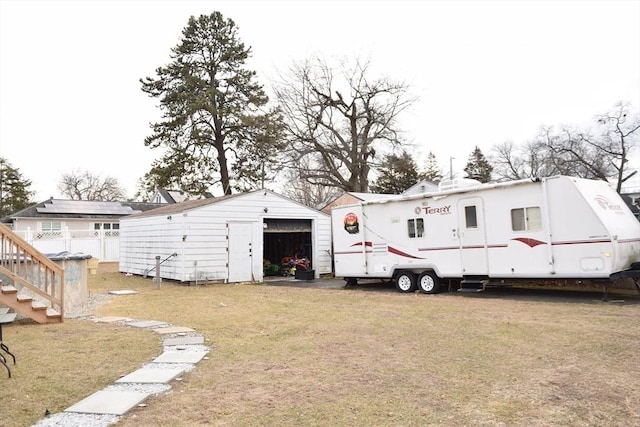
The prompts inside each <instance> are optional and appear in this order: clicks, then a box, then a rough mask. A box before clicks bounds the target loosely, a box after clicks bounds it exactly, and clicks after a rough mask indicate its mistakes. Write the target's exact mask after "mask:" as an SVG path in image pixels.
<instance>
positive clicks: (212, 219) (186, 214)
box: [120, 190, 331, 282]
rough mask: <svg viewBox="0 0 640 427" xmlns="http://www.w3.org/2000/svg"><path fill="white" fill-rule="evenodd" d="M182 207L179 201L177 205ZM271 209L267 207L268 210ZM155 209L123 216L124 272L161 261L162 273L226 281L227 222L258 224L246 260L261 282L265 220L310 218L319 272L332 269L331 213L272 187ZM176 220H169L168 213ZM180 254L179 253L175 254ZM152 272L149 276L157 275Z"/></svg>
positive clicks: (174, 277)
mask: <svg viewBox="0 0 640 427" xmlns="http://www.w3.org/2000/svg"><path fill="white" fill-rule="evenodd" d="M175 206H176V207H177V208H178V209H179V204H178V205H175ZM265 210H266V212H265ZM152 213H153V211H150V212H148V213H147V214H145V215H142V216H140V217H137V216H136V215H133V216H131V217H126V218H122V219H121V220H120V271H121V272H126V273H132V274H140V275H144V274H147V272H148V271H149V270H150V269H152V268H153V267H154V266H155V263H156V259H155V258H156V256H160V257H161V259H162V260H164V259H166V258H167V257H169V258H168V259H167V260H166V261H164V262H163V264H162V266H161V269H160V270H161V276H162V277H163V278H166V279H171V280H178V281H186V282H192V281H196V280H226V279H227V277H228V270H227V258H228V255H227V223H228V222H233V221H249V222H251V223H253V224H254V225H253V229H252V230H253V231H252V233H253V242H254V245H253V254H254V255H253V257H252V259H251V260H247V262H248V263H249V264H248V266H249V265H250V266H251V268H252V269H253V271H254V273H255V274H254V277H255V279H256V280H258V281H262V254H263V253H264V249H263V220H264V219H265V218H279V219H307V220H311V222H312V245H313V259H312V260H311V262H312V268H313V269H314V270H315V271H316V274H326V273H330V272H331V253H330V251H331V230H330V217H329V216H328V215H326V214H323V213H322V212H319V211H316V210H314V209H311V208H308V207H306V206H303V205H301V204H298V203H296V202H293V201H291V200H288V199H286V198H283V197H282V196H279V195H277V194H275V193H272V192H270V191H264V190H261V191H254V192H251V193H245V194H242V195H238V196H236V197H232V198H229V199H225V200H220V201H215V200H212V203H211V204H208V205H205V206H200V207H197V208H193V209H190V210H185V211H183V212H179V213H172V214H158V215H156V216H149V214H152ZM169 216H170V217H171V219H168V217H169ZM173 253H176V254H177V256H175V257H170V255H171V254H173ZM154 274H155V273H154V272H152V273H150V275H154Z"/></svg>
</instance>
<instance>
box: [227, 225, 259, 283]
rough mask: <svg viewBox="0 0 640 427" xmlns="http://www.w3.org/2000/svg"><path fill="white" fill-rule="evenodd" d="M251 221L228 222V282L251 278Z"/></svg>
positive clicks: (247, 280)
mask: <svg viewBox="0 0 640 427" xmlns="http://www.w3.org/2000/svg"><path fill="white" fill-rule="evenodd" d="M252 227H253V226H252V223H250V222H229V223H227V229H228V233H229V234H228V236H227V237H228V245H229V246H228V247H229V278H228V281H229V282H250V281H251V280H253V236H252V229H253V228H252Z"/></svg>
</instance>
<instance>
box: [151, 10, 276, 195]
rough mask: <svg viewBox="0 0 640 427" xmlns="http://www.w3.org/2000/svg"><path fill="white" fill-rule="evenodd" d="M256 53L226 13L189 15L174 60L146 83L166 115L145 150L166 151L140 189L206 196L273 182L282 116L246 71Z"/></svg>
mask: <svg viewBox="0 0 640 427" xmlns="http://www.w3.org/2000/svg"><path fill="white" fill-rule="evenodd" d="M249 56H250V48H247V47H245V45H244V44H243V43H242V42H241V41H240V38H239V36H238V28H237V27H236V24H235V23H234V22H233V21H232V20H231V19H224V18H223V16H222V14H221V13H220V12H214V13H212V14H211V15H201V16H200V17H199V18H195V17H193V16H192V17H191V18H189V22H188V24H187V26H186V28H184V30H183V31H182V40H181V41H180V43H179V44H178V45H177V46H176V47H174V48H173V49H172V54H171V60H172V61H171V63H170V64H169V65H167V66H165V67H160V68H158V69H157V70H156V74H157V77H156V78H151V77H146V78H144V79H141V80H140V82H141V83H142V91H143V92H145V93H147V94H148V95H149V96H150V97H154V98H159V99H160V108H161V110H162V111H163V121H161V122H159V123H154V124H152V125H151V129H152V131H153V133H152V135H151V136H149V137H147V138H146V139H145V145H147V146H149V147H151V148H156V147H162V148H164V154H163V155H162V157H161V158H160V159H158V160H156V161H155V162H154V163H153V165H152V167H151V170H150V171H149V172H148V173H147V174H146V175H145V177H144V178H143V179H142V182H141V187H144V188H145V189H146V190H148V189H149V188H150V187H173V188H176V187H177V188H180V189H181V190H184V191H187V192H189V193H192V194H204V193H205V192H206V191H208V189H209V187H211V186H212V185H215V184H219V185H220V186H221V187H222V189H223V191H224V194H231V193H232V190H234V189H238V190H242V189H246V188H252V187H253V188H255V187H258V186H259V185H261V184H262V182H264V180H265V178H269V177H270V175H269V173H270V167H271V165H273V164H275V158H276V156H277V155H278V153H279V151H280V149H281V148H282V146H280V145H279V141H281V138H280V132H281V130H282V128H281V126H280V124H279V123H280V115H279V113H278V111H277V110H271V111H265V109H266V107H267V103H268V97H267V95H266V94H265V91H264V90H263V88H262V85H260V84H259V83H258V82H256V73H255V72H254V71H250V70H248V69H247V68H246V67H245V63H246V61H247V59H248V58H249Z"/></svg>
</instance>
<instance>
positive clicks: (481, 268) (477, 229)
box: [458, 197, 489, 276]
mask: <svg viewBox="0 0 640 427" xmlns="http://www.w3.org/2000/svg"><path fill="white" fill-rule="evenodd" d="M458 212H459V214H458V215H459V217H458V236H460V258H461V259H460V261H461V263H462V274H463V275H465V276H468V275H475V274H477V275H486V274H488V273H489V266H488V258H487V237H486V232H487V231H486V223H485V218H484V206H483V204H482V199H480V198H479V197H473V198H467V199H461V200H459V201H458Z"/></svg>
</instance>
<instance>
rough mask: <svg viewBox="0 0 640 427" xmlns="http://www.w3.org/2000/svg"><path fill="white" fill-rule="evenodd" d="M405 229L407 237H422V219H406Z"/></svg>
mask: <svg viewBox="0 0 640 427" xmlns="http://www.w3.org/2000/svg"><path fill="white" fill-rule="evenodd" d="M407 229H408V230H407V231H408V234H409V238H411V239H415V238H419V237H424V219H422V218H412V219H410V220H408V221H407Z"/></svg>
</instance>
